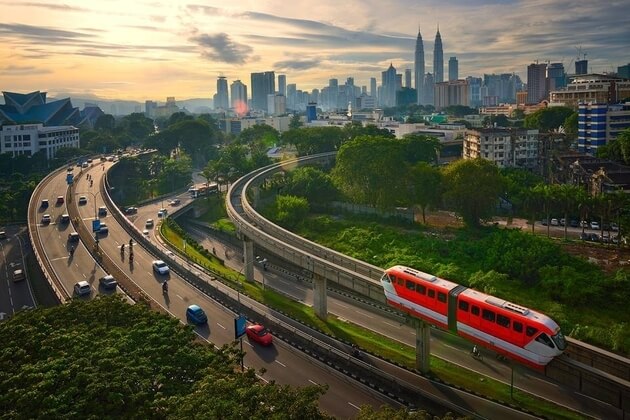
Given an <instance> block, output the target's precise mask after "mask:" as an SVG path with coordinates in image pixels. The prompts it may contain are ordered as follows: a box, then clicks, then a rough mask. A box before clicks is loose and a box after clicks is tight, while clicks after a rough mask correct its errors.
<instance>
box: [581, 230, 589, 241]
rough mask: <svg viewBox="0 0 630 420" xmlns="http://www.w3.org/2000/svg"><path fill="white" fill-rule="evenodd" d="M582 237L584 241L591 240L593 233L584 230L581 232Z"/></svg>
mask: <svg viewBox="0 0 630 420" xmlns="http://www.w3.org/2000/svg"><path fill="white" fill-rule="evenodd" d="M580 239H581V240H583V241H590V240H591V235H590V234H588V233H586V232H582V233H580Z"/></svg>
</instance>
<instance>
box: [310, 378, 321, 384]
mask: <svg viewBox="0 0 630 420" xmlns="http://www.w3.org/2000/svg"><path fill="white" fill-rule="evenodd" d="M308 381H309V382H310V383H312V384H313V385H319V384H318V383H317V382H315V381H312V380H310V379H309V380H308Z"/></svg>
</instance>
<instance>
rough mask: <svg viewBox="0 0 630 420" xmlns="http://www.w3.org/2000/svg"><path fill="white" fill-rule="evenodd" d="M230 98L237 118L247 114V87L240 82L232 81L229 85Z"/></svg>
mask: <svg viewBox="0 0 630 420" xmlns="http://www.w3.org/2000/svg"><path fill="white" fill-rule="evenodd" d="M230 97H231V98H232V102H231V104H232V108H233V109H234V112H236V114H237V115H239V116H242V115H245V114H246V113H247V86H245V85H244V84H243V82H241V81H240V80H235V81H233V82H232V84H231V85H230Z"/></svg>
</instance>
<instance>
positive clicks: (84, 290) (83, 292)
mask: <svg viewBox="0 0 630 420" xmlns="http://www.w3.org/2000/svg"><path fill="white" fill-rule="evenodd" d="M90 293H92V287H90V283H88V282H87V281H85V280H83V281H80V282H78V283H76V284H75V285H74V294H75V295H77V296H87V295H89V294H90Z"/></svg>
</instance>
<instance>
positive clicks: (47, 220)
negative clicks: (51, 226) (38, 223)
mask: <svg viewBox="0 0 630 420" xmlns="http://www.w3.org/2000/svg"><path fill="white" fill-rule="evenodd" d="M51 220H52V219H51V218H50V214H48V213H46V214H45V215H43V216H42V223H43V224H46V225H47V224H48V223H50V221H51Z"/></svg>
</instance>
